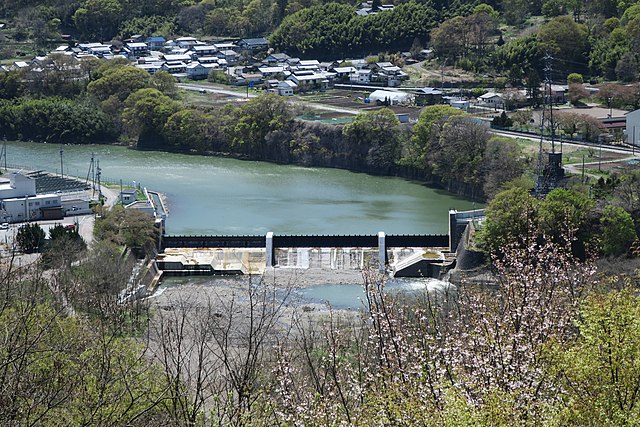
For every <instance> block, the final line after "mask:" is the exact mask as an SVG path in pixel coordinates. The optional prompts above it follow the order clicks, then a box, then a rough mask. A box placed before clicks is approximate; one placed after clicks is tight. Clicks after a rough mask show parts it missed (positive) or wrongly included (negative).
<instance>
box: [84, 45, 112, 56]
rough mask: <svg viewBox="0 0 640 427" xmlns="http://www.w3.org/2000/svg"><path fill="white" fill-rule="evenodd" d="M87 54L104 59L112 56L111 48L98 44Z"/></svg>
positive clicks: (89, 49)
mask: <svg viewBox="0 0 640 427" xmlns="http://www.w3.org/2000/svg"><path fill="white" fill-rule="evenodd" d="M87 53H89V54H91V55H96V56H97V57H98V58H100V57H104V56H107V55H110V54H111V46H108V45H104V44H99V43H98V44H96V45H94V46H91V47H89V48H88V49H87Z"/></svg>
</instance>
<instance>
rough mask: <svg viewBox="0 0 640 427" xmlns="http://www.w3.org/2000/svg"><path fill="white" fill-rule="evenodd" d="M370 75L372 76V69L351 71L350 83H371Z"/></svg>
mask: <svg viewBox="0 0 640 427" xmlns="http://www.w3.org/2000/svg"><path fill="white" fill-rule="evenodd" d="M371 76H373V71H372V70H369V69H361V70H356V72H355V73H352V74H351V75H350V76H349V79H350V81H351V83H354V84H361V85H362V84H365V85H366V84H369V83H371Z"/></svg>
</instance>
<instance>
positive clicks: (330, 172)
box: [3, 142, 473, 234]
mask: <svg viewBox="0 0 640 427" xmlns="http://www.w3.org/2000/svg"><path fill="white" fill-rule="evenodd" d="M61 149H62V151H63V154H62V165H63V169H64V174H65V175H75V176H80V177H82V178H85V177H86V176H87V174H88V171H89V165H90V160H91V155H92V153H94V156H95V159H96V160H98V161H99V162H100V168H101V170H102V178H103V181H107V180H108V181H113V182H118V181H119V180H122V181H123V183H124V184H125V185H137V184H140V185H142V186H144V187H147V188H148V189H150V190H154V191H159V192H161V193H164V194H165V196H166V201H167V202H168V209H169V217H168V219H167V223H166V228H167V233H168V234H265V233H267V232H268V231H273V232H274V233H275V234H375V233H377V232H378V231H385V232H386V233H388V234H423V233H425V234H428V233H434V234H444V233H446V232H447V229H448V227H447V221H448V216H447V214H448V210H449V209H450V208H454V209H458V210H468V209H472V208H473V204H472V202H469V201H466V200H464V199H462V198H459V197H456V196H453V195H451V194H449V193H447V192H445V191H442V190H437V189H433V188H429V187H426V186H424V185H421V184H417V183H413V182H409V181H405V180H403V179H400V178H391V177H377V176H370V175H366V174H362V173H354V172H348V171H344V170H339V169H324V168H303V167H299V166H290V165H276V164H271V163H266V162H253V161H241V160H234V159H223V158H216V157H205V156H195V155H184V154H174V153H163V152H155V151H136V150H130V149H127V148H125V147H116V146H109V145H93V146H87V145H65V146H60V145H54V144H37V143H25V142H8V143H7V163H8V165H9V166H11V165H19V166H21V167H24V168H27V169H38V170H39V169H43V170H46V171H49V172H57V173H59V172H60V157H61V156H60V150H61ZM3 161H4V160H3Z"/></svg>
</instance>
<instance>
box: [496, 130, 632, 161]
mask: <svg viewBox="0 0 640 427" xmlns="http://www.w3.org/2000/svg"><path fill="white" fill-rule="evenodd" d="M490 132H491V133H493V134H494V135H500V136H505V137H507V138H517V139H526V140H529V141H534V142H540V137H539V136H535V135H531V134H528V133H521V132H513V131H505V130H497V129H491V130H490ZM543 142H545V143H549V144H551V139H549V138H547V137H545V138H544V139H543ZM562 143H563V144H566V145H574V146H576V147H584V148H597V149H598V150H599V149H600V148H602V150H603V151H609V152H611V153H618V154H629V155H630V156H629V158H634V157H640V147H638V148H636V149H635V150H634V149H632V148H627V147H612V146H611V145H606V144H596V143H592V142H585V141H572V140H566V139H563V140H562ZM556 144H560V140H559V139H557V140H556ZM618 161H620V160H618Z"/></svg>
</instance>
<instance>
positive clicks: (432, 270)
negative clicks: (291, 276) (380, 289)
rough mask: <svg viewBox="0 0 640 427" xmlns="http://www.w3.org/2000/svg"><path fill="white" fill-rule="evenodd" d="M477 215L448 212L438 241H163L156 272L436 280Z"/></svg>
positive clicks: (428, 237)
mask: <svg viewBox="0 0 640 427" xmlns="http://www.w3.org/2000/svg"><path fill="white" fill-rule="evenodd" d="M483 215H484V211H483V210H482V209H479V210H474V211H466V212H458V211H456V210H451V211H450V212H449V233H448V234H441V235H437V234H436V235H430V234H422V235H387V234H386V233H385V232H382V231H381V232H379V233H378V234H377V235H275V234H274V233H272V232H268V233H266V235H264V236H256V235H249V236H239V235H238V236H214V235H210V236H206V235H203V236H171V235H163V236H162V237H161V241H160V245H159V246H160V253H159V254H158V256H157V258H156V262H157V265H158V268H159V269H160V270H161V271H162V272H163V274H164V275H166V276H182V275H225V274H227V275H239V274H243V275H259V274H263V273H264V272H265V270H266V269H269V268H297V269H310V268H320V269H331V270H336V269H348V270H362V269H365V268H370V267H374V268H377V269H378V270H379V271H386V272H388V273H389V274H391V275H392V276H394V277H439V276H440V275H441V273H442V272H444V271H446V270H447V269H448V268H450V267H451V266H452V265H454V263H455V251H456V249H457V246H458V242H459V240H460V236H461V235H462V232H463V231H464V229H465V227H466V224H467V223H468V222H470V221H472V220H481V218H482V217H483Z"/></svg>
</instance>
